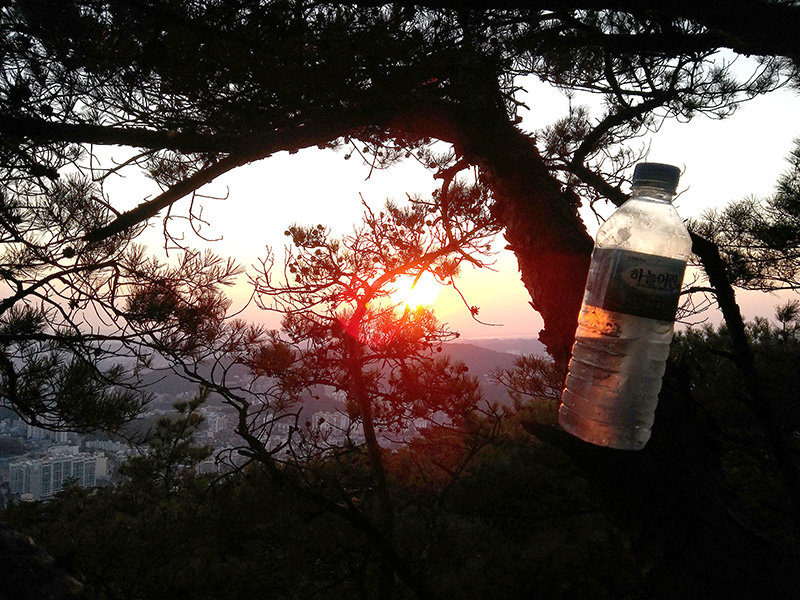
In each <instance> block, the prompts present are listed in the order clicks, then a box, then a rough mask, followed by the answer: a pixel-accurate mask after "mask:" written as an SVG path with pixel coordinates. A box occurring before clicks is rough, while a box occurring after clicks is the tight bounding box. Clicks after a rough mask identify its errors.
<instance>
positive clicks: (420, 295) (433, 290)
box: [389, 273, 442, 308]
mask: <svg viewBox="0 0 800 600" xmlns="http://www.w3.org/2000/svg"><path fill="white" fill-rule="evenodd" d="M392 288H393V289H394V291H393V292H392V293H391V294H389V299H390V300H391V301H392V302H396V303H397V304H405V305H406V306H408V307H409V308H416V307H418V306H430V305H431V304H433V303H434V302H436V298H437V297H438V296H439V293H440V292H441V291H442V285H441V284H440V283H438V282H437V281H436V279H435V278H434V277H433V275H431V274H430V273H423V275H422V277H420V278H419V280H418V281H417V282H416V283H415V282H414V278H413V277H411V276H403V277H399V278H398V279H397V281H395V282H394V283H393V284H392Z"/></svg>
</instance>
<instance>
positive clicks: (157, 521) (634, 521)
mask: <svg viewBox="0 0 800 600" xmlns="http://www.w3.org/2000/svg"><path fill="white" fill-rule="evenodd" d="M783 316H784V318H785V317H786V316H787V315H786V312H784V313H783ZM788 316H789V318H788V319H786V318H785V320H784V321H783V322H781V323H780V324H779V325H771V324H769V322H768V321H767V320H765V319H758V320H757V321H756V322H754V323H751V324H749V325H748V332H749V335H750V339H751V341H752V344H753V350H754V354H755V358H756V365H757V369H758V374H759V377H760V380H759V385H760V386H761V390H762V392H763V396H764V398H765V399H766V400H767V401H768V402H769V403H770V405H771V406H772V407H773V410H774V411H775V414H777V415H779V420H780V431H781V435H782V436H783V437H784V440H785V442H786V445H785V446H784V447H783V450H782V451H787V452H789V453H790V454H789V456H788V457H785V458H788V459H789V461H790V463H791V466H792V467H793V469H794V472H793V473H787V472H785V471H784V467H785V466H786V465H785V463H782V461H781V460H778V459H777V457H776V455H775V452H776V450H775V449H774V448H772V447H771V445H770V440H769V436H768V435H766V434H765V432H764V429H763V427H761V426H760V425H759V423H758V419H757V418H756V416H754V415H753V413H752V411H750V410H749V409H748V408H747V405H746V402H745V400H744V398H743V394H744V392H743V390H744V389H745V387H746V386H745V384H744V382H743V381H742V380H741V376H740V375H739V374H738V372H737V370H736V368H735V365H734V364H733V362H732V361H731V358H730V356H729V352H730V348H729V347H728V342H726V339H727V334H726V332H725V331H724V329H722V330H717V329H714V328H712V327H707V328H703V329H696V330H690V331H688V332H686V333H684V334H682V335H680V336H679V337H678V338H677V340H676V342H675V343H674V346H673V354H672V357H671V359H670V366H669V370H668V374H667V377H666V379H665V386H664V389H663V392H662V395H661V399H660V404H659V409H658V415H657V419H656V426H655V429H654V432H653V438H652V439H651V441H650V442H649V444H648V446H647V447H646V448H645V450H644V451H642V452H639V453H627V452H621V451H613V450H607V449H602V448H596V447H593V446H589V445H587V444H584V443H583V442H580V441H578V440H575V439H572V438H570V437H569V436H567V435H566V434H564V433H562V432H560V431H559V430H558V429H557V428H556V427H553V426H552V424H553V421H552V420H553V419H554V408H555V403H554V400H553V398H552V395H551V397H549V398H548V397H547V391H548V390H547V386H546V385H544V386H540V387H538V388H537V385H536V382H537V381H538V382H539V383H541V382H542V381H541V376H542V368H543V364H542V363H541V362H540V361H538V360H536V359H526V360H521V361H519V368H518V370H517V372H516V373H508V372H506V373H504V374H503V376H504V378H505V380H506V381H507V382H509V381H512V380H513V381H515V382H516V384H517V385H516V386H515V387H516V390H517V392H516V393H515V394H514V396H515V399H516V403H515V404H516V410H512V411H510V413H509V415H508V416H507V417H505V418H504V419H503V420H502V425H501V426H500V427H499V428H497V430H496V431H494V433H493V434H492V436H491V440H487V442H486V443H485V444H484V445H482V447H481V448H480V450H479V451H478V452H476V455H475V456H474V458H473V459H472V460H471V461H470V463H469V464H468V466H466V467H464V468H463V470H462V471H461V472H458V473H455V469H457V468H459V466H460V465H463V464H464V463H463V456H459V453H460V452H463V451H464V450H465V446H464V444H463V442H462V440H461V439H458V438H459V436H464V435H465V433H464V432H455V431H451V432H449V433H446V432H439V433H438V434H437V435H433V436H430V437H423V438H421V439H418V440H416V441H415V442H414V443H413V444H411V445H410V446H409V447H407V448H405V449H402V450H399V451H397V452H395V453H393V454H391V456H389V457H388V458H387V460H386V465H387V471H388V472H387V476H388V479H389V486H390V490H391V497H392V501H393V505H394V510H395V514H396V518H395V526H394V543H395V547H396V551H397V557H396V560H397V561H399V562H400V563H402V567H400V568H407V569H410V570H413V572H414V573H415V574H416V575H417V576H419V577H421V578H423V579H424V582H425V586H426V590H427V591H426V593H428V594H429V597H436V598H448V597H449V598H486V597H492V598H522V597H527V598H642V599H645V598H675V599H678V598H742V599H744V598H755V597H765V596H768V597H773V598H789V597H791V596H792V593H793V591H794V590H796V589H797V585H798V584H799V583H800V580H799V577H800V573H798V569H797V564H798V560H800V552H798V550H800V535H798V523H797V516H798V512H797V507H796V504H795V498H793V495H792V485H794V484H792V483H788V480H789V479H790V478H791V477H796V475H797V469H798V467H800V443H799V442H800V406H798V404H797V402H796V398H797V397H798V389H797V388H798V386H800V373H798V369H800V330H798V320H797V318H796V317H797V315H796V312H791V310H790V311H789V315H788ZM537 370H538V372H537ZM537 378H538V379H537ZM521 382H522V384H521ZM525 390H527V391H528V392H529V393H528V394H526V393H525ZM531 394H536V396H535V397H534V396H532V395H531ZM183 410H184V412H183V413H181V414H179V415H178V416H177V417H176V419H175V420H174V421H173V422H172V424H167V423H166V422H164V423H162V424H161V425H160V427H159V429H158V431H157V435H156V436H155V439H154V443H153V445H152V447H151V450H150V453H149V454H148V455H147V457H146V458H142V459H135V460H134V461H132V462H131V463H129V464H128V466H127V468H126V469H125V472H126V474H127V475H128V478H127V479H126V480H125V481H124V482H122V483H119V484H117V485H114V486H110V487H104V488H100V489H96V490H83V489H80V488H71V489H68V490H66V491H64V492H62V493H61V494H60V495H59V496H58V498H56V499H54V500H52V501H51V502H49V503H46V504H34V503H31V504H18V505H16V506H13V507H12V508H10V509H8V510H7V511H6V512H5V514H4V515H3V519H4V520H6V521H8V522H9V523H10V524H11V525H12V526H13V527H14V528H15V529H17V530H18V531H20V532H24V533H25V534H28V535H30V536H32V537H33V538H34V539H35V540H36V541H37V542H38V543H39V544H40V545H41V546H42V547H43V548H44V549H45V550H46V551H47V552H49V553H50V554H51V555H52V556H53V557H54V558H55V559H56V561H57V564H58V565H59V566H61V567H63V568H64V569H66V570H68V571H69V572H71V573H73V574H76V576H79V577H80V578H81V580H82V581H84V582H85V584H86V589H87V590H88V591H89V592H91V594H92V596H90V597H99V598H110V599H123V598H125V599H139V598H141V599H146V598H198V599H200V598H208V599H219V598H231V599H234V598H236V599H239V598H287V599H288V598H292V599H294V598H323V597H328V598H331V597H333V598H374V597H377V596H376V594H377V590H378V589H379V588H380V586H381V584H380V579H381V577H382V575H381V568H382V564H383V563H384V559H385V554H384V553H382V552H381V548H380V547H379V546H377V545H376V540H375V539H374V538H372V537H370V535H369V532H365V531H364V530H363V529H362V528H360V527H359V525H358V523H355V522H351V521H348V520H347V519H344V518H342V516H341V515H339V514H337V513H336V511H335V510H325V509H324V508H322V507H321V505H320V503H319V502H318V501H317V499H315V498H313V497H311V496H309V495H308V494H307V493H306V492H302V493H301V492H298V491H297V490H298V489H301V488H299V487H293V486H288V485H284V484H276V483H275V480H274V477H273V476H270V475H269V474H267V473H265V471H264V468H263V467H262V466H259V465H252V466H250V467H248V468H244V469H242V470H241V471H240V472H235V473H232V474H231V475H229V476H227V477H223V478H217V477H214V478H211V477H210V476H198V475H195V474H194V472H193V471H192V469H191V468H187V467H190V466H191V465H192V464H194V463H195V462H196V461H197V460H199V459H200V458H202V457H203V454H204V453H203V451H202V449H199V450H198V448H197V447H196V446H192V445H190V444H188V442H189V441H190V440H191V434H192V426H193V424H196V420H194V419H193V418H192V415H193V414H194V413H193V412H192V411H193V407H192V406H189V407H183ZM484 425H485V424H484ZM474 426H475V427H480V426H481V424H478V423H476V424H474ZM345 454H346V453H344V452H339V453H332V454H330V455H329V456H327V457H326V456H323V457H320V458H319V459H318V460H317V461H316V462H315V464H308V465H304V470H303V471H300V470H295V469H288V468H287V476H289V477H300V476H301V473H304V474H305V475H304V476H305V477H306V478H307V479H306V482H305V483H304V485H306V484H307V483H308V480H309V479H310V478H311V477H312V475H311V474H313V477H315V478H316V485H318V486H320V487H322V486H324V485H341V486H344V487H349V490H350V491H349V493H350V494H351V496H350V498H349V499H344V500H342V502H351V503H352V504H353V505H356V506H357V507H358V509H359V510H361V511H363V512H364V513H365V514H366V515H370V514H371V513H373V512H374V510H375V508H376V507H377V506H378V502H377V500H376V494H375V492H374V490H371V489H370V488H369V487H365V486H364V485H363V483H364V482H366V481H368V480H369V479H370V478H371V476H370V474H369V472H368V471H369V469H368V466H367V463H366V461H365V460H364V457H363V452H362V451H361V450H358V449H352V451H351V452H349V453H347V460H342V457H343V456H345ZM179 465H181V466H182V467H183V468H180V469H179V468H178V466H179ZM292 490H294V491H292ZM312 491H320V492H321V493H322V492H324V490H321V489H320V490H315V489H313V486H312ZM397 566H398V565H395V567H397ZM19 580H20V581H24V578H23V576H22V574H20V575H19ZM11 581H13V578H12V579H11ZM26 585H29V586H30V585H32V584H31V582H30V581H28V582H27V583H26ZM6 589H7V590H9V589H10V588H8V587H6ZM17 592H18V593H19V594H20V595H19V596H6V597H19V598H25V597H30V598H33V597H37V596H35V595H34V594H27V595H26V593H25V592H26V590H25V589H18V590H17V591H15V593H17ZM415 595H418V594H415V592H414V591H412V590H411V589H409V588H408V586H405V585H402V584H398V585H395V586H394V588H393V591H392V596H391V597H395V598H411V597H415ZM64 597H69V596H64Z"/></svg>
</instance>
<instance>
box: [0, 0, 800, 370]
mask: <svg viewBox="0 0 800 600" xmlns="http://www.w3.org/2000/svg"><path fill="white" fill-rule="evenodd" d="M369 4H373V6H369ZM2 11H3V12H2V18H3V23H4V28H3V38H2V41H0V46H1V47H2V48H3V56H4V74H5V76H4V80H3V83H2V94H0V98H2V106H3V110H2V118H0V131H2V132H3V134H4V137H5V140H6V142H5V145H4V150H3V152H4V157H5V158H4V163H5V165H6V166H7V167H8V169H9V170H8V171H7V172H6V173H7V174H6V175H5V176H4V180H7V181H28V180H30V179H31V178H33V179H36V178H41V177H48V176H54V175H55V173H56V172H57V171H58V170H59V169H63V167H64V166H66V165H67V164H68V163H69V162H70V156H72V154H71V152H73V150H72V148H73V147H74V146H72V145H71V144H80V145H83V146H84V147H88V145H90V144H95V145H97V144H99V145H112V144H116V145H124V146H128V147H132V148H138V149H139V150H136V151H135V152H133V153H132V156H131V159H130V161H129V162H126V163H125V165H123V166H124V167H126V168H127V167H131V168H135V167H136V166H139V167H140V168H142V169H144V170H145V171H146V172H149V173H151V175H152V176H153V177H155V178H156V179H157V180H158V181H159V182H160V183H162V185H163V186H164V192H163V193H162V194H161V195H159V196H157V197H155V198H152V199H149V200H147V201H145V202H143V203H142V204H141V205H140V206H138V207H137V208H135V209H133V210H131V211H128V212H126V213H123V214H119V215H114V216H113V217H111V215H109V216H108V217H107V218H105V219H104V220H103V222H102V223H97V224H96V225H94V226H92V225H89V226H87V227H86V228H85V229H84V231H83V237H84V239H85V240H86V241H90V242H98V241H100V240H103V239H105V238H107V237H108V236H111V235H114V234H115V233H119V232H121V231H123V230H126V229H128V228H130V227H132V226H135V225H136V224H138V223H141V222H143V221H145V220H147V219H148V218H150V217H152V216H154V215H156V214H157V213H158V211H160V210H163V209H165V208H168V207H170V206H171V205H172V204H173V203H174V202H175V201H177V200H178V199H180V198H182V197H184V196H187V195H191V194H193V193H194V192H195V191H196V190H198V189H199V187H200V186H202V185H203V184H205V183H207V182H208V181H210V180H211V179H213V178H214V177H217V176H219V175H220V174H222V173H225V172H227V171H230V170H231V169H234V168H236V167H237V166H240V165H243V164H245V163H248V162H252V161H255V160H259V159H263V158H266V157H268V156H270V155H271V154H273V153H275V152H277V151H280V150H288V151H295V150H298V149H300V148H304V147H309V146H342V147H344V146H347V147H353V148H355V149H357V150H358V151H359V152H361V153H362V154H363V156H364V157H365V159H366V160H367V162H368V163H370V164H371V165H373V166H375V167H383V166H389V165H390V164H392V163H394V162H397V161H398V160H400V159H402V157H404V156H405V155H406V154H407V153H408V152H409V151H412V150H414V149H418V148H424V147H425V145H426V144H427V143H428V141H429V140H431V139H438V140H443V141H445V142H448V143H450V144H452V145H453V147H454V150H455V153H456V156H457V157H458V158H459V160H460V161H461V162H460V164H462V165H464V166H465V165H476V166H478V167H479V168H480V169H481V171H482V172H483V173H484V176H485V178H486V182H487V184H488V185H489V187H490V188H491V190H492V192H493V203H494V207H495V212H496V214H497V216H498V218H499V219H500V221H501V223H502V224H503V226H504V228H505V232H504V233H505V236H506V239H507V240H508V243H509V246H510V247H511V249H512V250H513V251H514V252H515V253H516V254H517V257H518V259H519V263H520V269H521V273H522V277H523V281H524V282H525V285H526V286H527V288H528V290H529V291H530V293H531V297H532V301H533V305H534V308H536V309H537V310H539V312H540V313H541V314H542V315H543V317H544V321H545V329H544V331H543V333H542V339H543V341H544V342H545V344H546V345H547V346H548V348H549V349H550V352H551V353H553V355H554V357H555V358H556V360H557V361H558V362H560V363H564V362H565V361H566V358H567V357H568V355H569V347H570V345H571V341H572V337H573V330H574V323H575V315H576V313H577V310H578V306H579V304H580V298H581V293H582V282H583V280H584V275H585V272H586V268H587V266H588V255H589V252H590V250H591V242H590V240H589V238H588V236H587V234H586V232H585V229H584V227H583V225H582V224H581V222H580V220H579V219H578V217H577V213H576V207H577V205H578V203H579V201H580V200H579V198H580V196H579V195H582V196H584V197H585V198H588V199H591V198H593V197H595V195H596V194H600V195H603V196H605V197H608V196H609V195H610V193H611V192H613V191H615V190H616V191H617V193H619V187H618V186H619V184H620V183H621V181H622V176H623V174H624V168H625V167H626V166H628V165H629V164H630V162H631V161H632V160H634V159H635V157H634V156H631V155H630V154H628V153H626V152H625V151H620V150H619V145H618V142H621V141H624V140H626V139H628V138H630V137H631V136H634V135H637V134H639V133H642V132H644V131H647V130H648V129H650V128H653V127H657V126H658V123H659V122H660V121H661V120H663V119H664V118H680V119H688V118H691V117H692V116H693V115H695V114H698V113H701V112H708V113H711V114H714V115H718V116H725V115H727V114H729V113H730V112H731V111H732V110H733V108H734V107H735V106H736V104H737V102H739V101H740V100H742V99H746V98H748V97H752V96H754V95H757V94H760V93H763V92H766V91H769V90H771V89H774V88H775V87H777V86H778V85H780V84H781V83H783V82H785V81H787V80H789V79H791V78H793V77H795V76H796V60H797V51H796V48H795V44H794V43H793V37H792V36H791V35H790V33H789V32H791V31H793V30H794V29H793V27H794V26H795V25H797V23H798V19H799V17H798V8H797V7H796V6H795V5H794V3H785V2H767V1H760V0H748V1H742V2H737V3H736V5H735V7H733V6H731V5H729V4H725V6H724V7H722V5H721V4H719V3H716V2H714V3H710V4H708V3H705V4H704V5H703V7H702V8H700V7H697V6H694V5H693V4H691V3H684V2H681V3H677V4H676V3H670V4H669V5H668V6H667V5H663V4H655V3H649V2H647V3H640V2H636V3H631V2H622V3H610V4H608V5H607V6H605V5H602V4H601V5H595V4H591V3H589V4H587V5H585V6H584V5H583V3H580V2H579V3H568V4H564V3H561V2H555V3H552V4H551V5H544V6H542V7H531V6H529V4H528V3H524V2H504V3H501V4H500V5H495V4H491V6H490V5H489V4H488V3H485V2H470V3H466V4H462V3H449V2H430V3H425V2H423V3H414V4H412V3H393V4H391V5H388V4H387V5H384V4H383V3H367V4H366V5H365V4H364V3H350V2H330V3H318V2H284V1H275V2H264V3H257V2H250V1H246V0H241V1H238V2H227V1H226V2H221V1H208V2H139V1H134V2H132V1H129V0H124V1H123V0H115V1H111V2H93V1H85V2H67V3H60V4H59V5H58V7H53V6H51V3H48V2H38V1H36V2H28V1H26V2H12V3H10V4H9V5H7V6H6V7H4V8H3V9H2ZM753 22H759V23H760V24H761V27H759V32H754V31H752V27H751V26H750V24H751V23H753ZM762 27H763V29H769V33H768V34H764V33H763V32H762V31H760V30H761V29H762ZM721 48H729V49H732V50H733V51H734V52H738V53H742V54H748V55H759V56H762V57H763V58H762V59H760V60H759V62H758V66H757V67H756V72H755V73H754V75H753V76H752V77H750V78H748V79H746V80H744V81H737V80H736V79H735V78H734V76H733V74H732V73H731V71H730V69H728V68H727V67H726V65H725V64H724V63H721V62H719V61H717V62H713V61H712V60H711V59H712V57H713V56H714V54H715V52H717V51H718V50H719V49H721ZM521 75H534V76H536V77H538V78H539V79H542V80H544V81H547V82H550V83H552V84H553V85H556V86H559V87H561V88H563V89H585V90H590V91H593V92H596V93H598V94H602V95H603V97H604V99H605V106H606V108H605V109H604V110H605V112H604V114H602V115H600V116H599V118H598V120H597V121H596V122H592V120H591V119H590V118H589V116H588V114H587V113H586V111H584V110H581V109H576V110H573V111H572V112H571V113H570V114H569V115H568V116H567V117H566V118H565V119H564V120H563V121H561V122H560V123H557V124H555V125H554V126H553V127H551V128H549V129H548V130H546V131H543V132H539V133H538V134H536V135H533V136H531V135H528V134H526V133H525V132H522V131H520V130H519V129H518V128H517V127H516V125H515V124H516V121H517V111H518V108H519V106H520V104H519V100H518V98H517V92H518V91H519V88H518V79H517V77H518V76H521ZM351 145H352V146H351ZM364 149H366V152H364V151H363V150H364ZM120 168H122V167H119V168H118V167H114V169H113V170H114V171H115V172H116V171H118V170H119V169H120ZM93 172H94V174H95V176H97V177H99V176H101V174H100V173H99V172H98V171H96V170H95V171H93Z"/></svg>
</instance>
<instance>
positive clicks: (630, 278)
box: [559, 186, 691, 450]
mask: <svg viewBox="0 0 800 600" xmlns="http://www.w3.org/2000/svg"><path fill="white" fill-rule="evenodd" d="M671 200H672V194H671V193H669V192H666V191H664V190H663V189H660V188H658V187H652V186H637V187H634V193H633V196H632V197H631V199H630V200H628V201H627V202H626V203H625V204H624V205H623V206H622V207H620V208H619V209H618V210H617V211H616V212H615V213H614V214H613V215H612V216H611V217H609V219H608V220H607V221H606V222H605V223H604V224H603V226H602V227H601V228H600V230H599V231H598V233H597V236H596V239H595V251H594V253H593V255H592V264H591V266H590V269H589V276H588V278H587V282H586V292H585V295H584V300H583V306H582V307H581V312H580V315H579V318H578V329H577V332H576V337H575V345H574V346H573V354H572V360H571V361H570V364H569V373H568V375H567V380H566V383H565V388H564V393H563V396H562V405H561V409H560V411H559V423H560V424H561V426H562V427H563V428H564V429H565V430H567V431H569V432H570V433H572V434H573V435H576V436H577V437H579V438H581V439H583V440H585V441H587V442H591V443H593V444H597V445H601V446H609V447H612V448H619V449H625V450H638V449H641V448H643V447H644V445H645V444H646V443H647V440H648V439H649V438H650V428H651V426H652V424H653V417H654V414H655V408H656V404H657V402H658V394H659V391H660V390H661V380H662V377H663V375H664V370H665V367H666V359H667V356H668V355H669V345H670V342H671V341H672V334H673V328H674V314H675V310H674V308H675V306H676V305H677V294H678V293H679V290H680V285H681V281H682V279H683V270H684V268H685V265H686V261H687V259H688V257H689V253H690V252H691V239H690V237H689V234H688V232H687V231H686V227H685V226H684V224H683V221H682V220H681V218H680V216H679V215H678V213H677V211H676V210H675V208H674V207H673V206H672V203H671Z"/></svg>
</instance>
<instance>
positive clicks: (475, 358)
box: [145, 338, 544, 412]
mask: <svg viewBox="0 0 800 600" xmlns="http://www.w3.org/2000/svg"><path fill="white" fill-rule="evenodd" d="M442 352H443V353H444V354H447V355H449V356H451V357H452V358H453V359H455V360H458V361H461V362H463V363H464V364H465V365H467V367H468V368H469V373H470V375H474V376H476V377H479V378H480V379H481V382H482V383H483V385H484V391H485V392H486V395H487V398H488V399H489V400H498V401H501V402H505V401H506V400H507V395H506V393H505V390H504V389H503V388H502V387H500V386H497V385H495V384H493V383H492V382H491V381H490V380H489V377H488V374H489V373H490V372H492V371H496V370H499V369H510V368H512V367H513V366H514V360H515V358H516V357H517V356H518V355H520V354H544V347H543V346H542V344H541V343H540V342H539V341H538V340H535V339H531V338H495V339H481V340H467V341H463V342H461V341H459V342H452V343H449V344H444V346H443V348H442ZM239 371H241V372H239ZM234 373H238V374H239V375H240V376H241V377H247V375H246V369H245V368H244V367H240V368H235V369H234ZM145 380H146V382H147V383H149V384H150V387H149V391H151V392H154V393H156V394H161V395H163V396H164V397H165V400H166V402H168V404H167V406H168V405H169V404H171V403H172V400H169V398H174V397H176V396H180V395H183V394H186V393H193V392H195V391H196V390H197V387H196V386H195V385H194V384H191V383H189V382H188V381H186V380H184V379H182V378H181V377H179V376H178V375H175V374H174V373H172V372H170V371H159V372H153V373H150V374H149V375H148V376H146V377H145ZM216 402H217V400H216V399H214V398H213V397H212V400H211V403H212V404H216ZM329 403H330V399H327V398H321V399H316V398H314V399H311V398H309V399H308V406H307V407H306V408H307V410H309V409H311V411H312V412H313V410H329V407H328V404H329Z"/></svg>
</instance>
